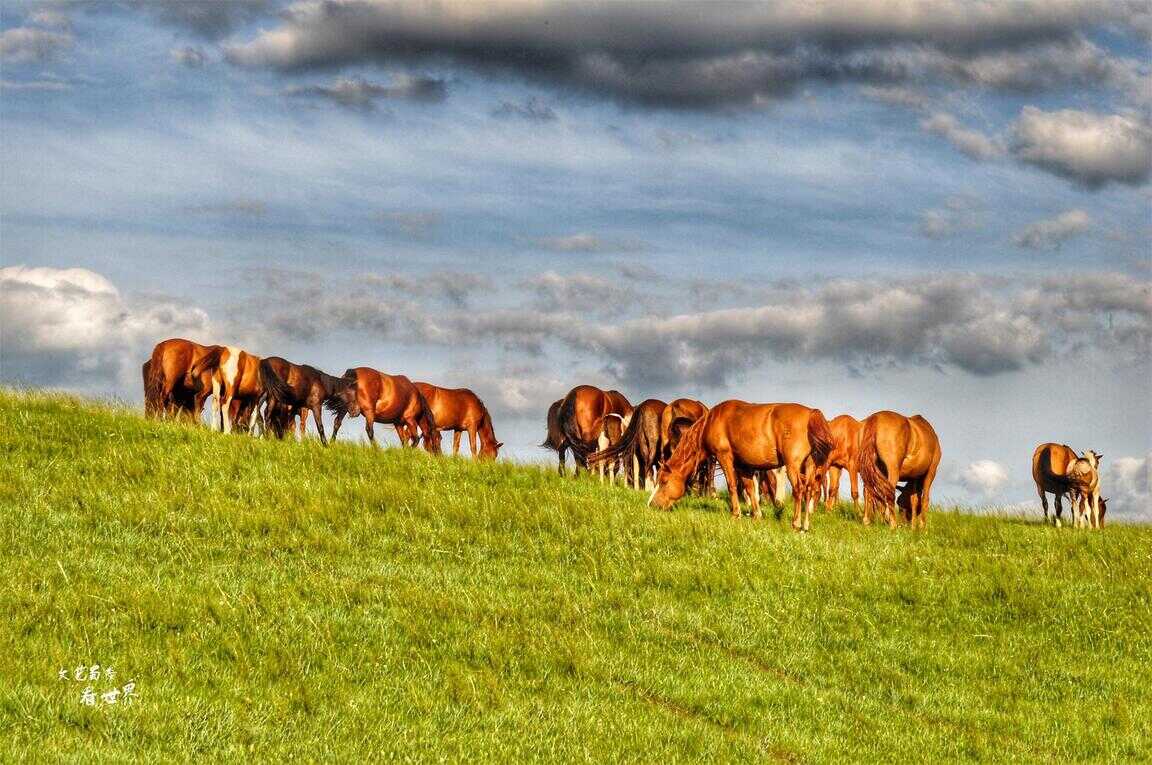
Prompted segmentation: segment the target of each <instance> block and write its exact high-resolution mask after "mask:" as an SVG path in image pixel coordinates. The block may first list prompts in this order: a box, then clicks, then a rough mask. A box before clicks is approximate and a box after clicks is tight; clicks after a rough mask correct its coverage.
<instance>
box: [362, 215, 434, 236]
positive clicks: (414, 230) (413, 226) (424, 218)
mask: <svg viewBox="0 0 1152 765" xmlns="http://www.w3.org/2000/svg"><path fill="white" fill-rule="evenodd" d="M376 218H377V219H378V220H380V221H383V222H386V223H391V224H394V225H395V226H396V227H397V228H399V229H400V230H401V231H403V232H404V233H405V234H407V235H408V236H410V237H412V238H413V239H427V238H428V237H429V236H431V235H432V233H433V232H434V231H435V230H436V229H437V228H438V227H439V226H440V223H441V222H442V220H443V216H442V215H441V214H440V213H439V212H437V211H436V210H386V211H384V212H381V213H379V214H378V215H377V216H376Z"/></svg>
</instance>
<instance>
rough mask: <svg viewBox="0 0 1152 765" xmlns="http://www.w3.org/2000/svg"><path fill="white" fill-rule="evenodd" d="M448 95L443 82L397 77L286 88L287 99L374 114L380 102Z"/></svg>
mask: <svg viewBox="0 0 1152 765" xmlns="http://www.w3.org/2000/svg"><path fill="white" fill-rule="evenodd" d="M447 92H448V86H447V85H446V84H445V82H444V81H443V80H440V79H436V78H435V77H412V76H409V75H397V76H396V77H393V78H392V82H391V83H390V84H388V85H381V84H379V83H376V82H371V81H369V80H366V79H364V78H363V77H341V78H339V79H337V80H334V81H333V82H331V83H329V84H327V85H293V86H290V87H288V88H285V89H284V94H285V95H287V96H305V97H314V98H324V99H327V100H329V101H332V102H333V103H336V104H339V105H340V106H343V107H345V108H346V109H358V110H360V111H372V110H373V109H375V108H376V101H378V100H380V99H406V100H409V101H426V102H431V101H442V100H444V97H445V95H446V94H447Z"/></svg>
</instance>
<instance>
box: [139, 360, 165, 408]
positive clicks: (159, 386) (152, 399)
mask: <svg viewBox="0 0 1152 765" xmlns="http://www.w3.org/2000/svg"><path fill="white" fill-rule="evenodd" d="M161 366H162V365H161V364H157V363H156V362H154V361H153V360H152V359H148V360H147V361H145V362H144V413H145V414H152V415H156V414H159V413H160V391H162V390H163V389H164V380H163V374H162V372H161Z"/></svg>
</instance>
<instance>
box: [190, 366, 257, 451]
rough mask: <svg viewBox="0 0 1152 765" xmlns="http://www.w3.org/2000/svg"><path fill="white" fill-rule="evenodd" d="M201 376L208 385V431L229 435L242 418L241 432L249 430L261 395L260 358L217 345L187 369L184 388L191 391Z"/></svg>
mask: <svg viewBox="0 0 1152 765" xmlns="http://www.w3.org/2000/svg"><path fill="white" fill-rule="evenodd" d="M205 374H208V375H209V377H210V379H211V381H212V429H213V430H217V429H219V430H220V432H222V433H231V432H232V430H233V424H234V423H235V422H236V418H237V417H239V416H241V415H243V416H244V417H245V421H244V423H243V424H242V429H243V430H244V432H248V431H249V430H251V427H252V420H253V419H254V418H255V416H256V410H257V408H258V407H257V405H258V403H259V401H260V398H261V397H262V396H263V395H264V384H263V382H262V381H261V378H260V357H259V356H253V355H252V354H251V353H248V352H247V351H244V350H241V349H240V348H237V347H236V346H234V345H218V346H216V347H214V348H213V349H212V350H211V351H209V352H208V353H206V354H204V355H203V356H202V357H201V358H200V360H199V361H197V362H196V363H195V364H193V365H192V366H191V368H189V370H188V374H187V377H186V378H185V381H184V384H185V385H187V386H189V387H191V386H193V385H195V384H196V383H197V381H199V380H201V379H203V377H204V375H205ZM233 402H235V404H234V403H233Z"/></svg>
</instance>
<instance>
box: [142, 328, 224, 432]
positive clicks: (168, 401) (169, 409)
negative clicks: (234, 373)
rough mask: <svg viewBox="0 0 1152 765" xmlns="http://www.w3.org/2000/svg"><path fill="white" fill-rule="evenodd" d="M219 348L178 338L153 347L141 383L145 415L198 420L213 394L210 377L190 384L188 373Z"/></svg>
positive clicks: (203, 375) (207, 376)
mask: <svg viewBox="0 0 1152 765" xmlns="http://www.w3.org/2000/svg"><path fill="white" fill-rule="evenodd" d="M220 347H221V346H218V345H200V343H195V342H192V341H191V340H184V339H182V338H178V337H174V338H171V339H169V340H161V341H160V342H159V343H156V347H155V348H153V349H152V356H151V358H149V360H148V364H147V367H148V373H147V376H146V378H145V380H144V401H145V412H146V413H147V412H148V410H149V409H150V410H151V414H152V415H153V416H159V417H163V416H170V417H177V416H182V415H187V416H190V417H192V418H194V419H195V418H198V417H199V416H200V412H201V411H203V409H204V400H205V399H206V398H208V394H209V393H211V391H212V376H211V374H210V373H209V372H206V371H205V372H202V373H201V374H200V376H199V377H198V378H197V379H195V380H191V381H189V380H188V372H189V371H190V370H191V369H192V366H193V365H194V364H195V363H196V362H197V361H199V360H200V359H202V358H203V357H204V356H205V355H206V354H208V353H210V352H212V351H213V350H215V349H217V348H220Z"/></svg>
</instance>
